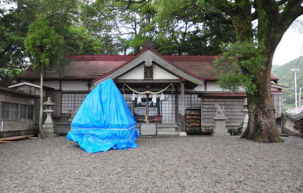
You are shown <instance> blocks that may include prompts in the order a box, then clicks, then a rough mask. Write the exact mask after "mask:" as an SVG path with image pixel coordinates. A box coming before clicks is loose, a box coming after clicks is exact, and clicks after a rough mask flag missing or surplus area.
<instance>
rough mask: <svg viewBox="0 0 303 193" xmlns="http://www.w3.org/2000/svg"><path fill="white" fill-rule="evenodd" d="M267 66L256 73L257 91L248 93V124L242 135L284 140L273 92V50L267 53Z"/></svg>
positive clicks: (269, 140)
mask: <svg viewBox="0 0 303 193" xmlns="http://www.w3.org/2000/svg"><path fill="white" fill-rule="evenodd" d="M267 57H268V58H267V60H266V64H265V65H264V66H266V67H265V68H264V69H262V70H261V71H260V72H258V74H257V75H256V77H257V78H256V81H255V85H256V92H255V93H254V94H249V93H247V99H248V100H247V101H248V115H249V120H248V126H247V129H246V131H245V132H244V133H243V135H242V137H243V138H246V139H251V140H254V141H258V142H269V143H273V142H282V139H281V138H280V133H279V131H278V129H277V127H276V123H275V109H274V104H273V100H272V93H271V62H272V57H273V52H271V54H269V55H267Z"/></svg>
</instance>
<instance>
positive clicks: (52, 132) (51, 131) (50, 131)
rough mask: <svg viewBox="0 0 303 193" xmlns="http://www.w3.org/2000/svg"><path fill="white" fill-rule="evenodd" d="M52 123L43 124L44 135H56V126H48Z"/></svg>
mask: <svg viewBox="0 0 303 193" xmlns="http://www.w3.org/2000/svg"><path fill="white" fill-rule="evenodd" d="M48 126H50V125H45V124H44V125H43V131H42V132H43V134H44V136H43V137H54V136H56V134H55V128H54V127H48Z"/></svg>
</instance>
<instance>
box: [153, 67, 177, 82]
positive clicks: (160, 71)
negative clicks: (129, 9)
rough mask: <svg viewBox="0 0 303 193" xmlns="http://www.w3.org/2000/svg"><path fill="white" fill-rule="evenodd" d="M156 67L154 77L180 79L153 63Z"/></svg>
mask: <svg viewBox="0 0 303 193" xmlns="http://www.w3.org/2000/svg"><path fill="white" fill-rule="evenodd" d="M153 68H154V79H155V80H156V79H178V77H176V76H175V75H173V74H171V73H169V72H167V71H166V70H164V69H162V68H161V67H159V66H157V65H153Z"/></svg>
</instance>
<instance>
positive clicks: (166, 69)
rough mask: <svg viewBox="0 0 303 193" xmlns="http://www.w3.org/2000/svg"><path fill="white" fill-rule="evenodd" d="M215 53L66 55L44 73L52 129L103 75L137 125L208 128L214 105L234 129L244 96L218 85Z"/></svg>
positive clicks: (277, 94)
mask: <svg viewBox="0 0 303 193" xmlns="http://www.w3.org/2000/svg"><path fill="white" fill-rule="evenodd" d="M216 58H217V57H216V56H166V55H161V54H159V53H158V52H157V51H156V50H154V49H152V48H146V49H143V50H142V51H141V52H140V53H139V54H137V55H81V56H71V57H70V59H71V62H70V64H68V65H66V66H65V69H64V70H63V71H62V72H60V73H58V72H56V71H49V72H47V73H46V75H45V85H47V86H48V87H52V88H53V89H54V91H53V92H52V94H51V95H52V99H53V101H55V102H56V112H55V114H54V117H55V119H56V122H57V128H58V130H57V132H59V133H64V132H66V131H67V130H66V129H67V128H69V122H68V121H70V119H71V116H72V115H73V114H74V113H75V112H76V111H77V109H78V107H79V105H80V104H81V102H82V100H83V99H84V97H85V96H86V94H87V93H88V92H89V91H90V90H91V89H92V88H93V87H94V85H96V84H98V83H99V82H101V81H102V80H104V79H108V78H111V79H113V80H114V81H115V82H116V84H117V85H118V87H119V89H120V90H121V92H122V93H123V94H124V96H125V99H126V100H127V102H128V104H129V106H130V108H131V109H132V111H133V114H134V115H135V117H136V119H137V122H138V123H139V125H138V126H139V127H140V125H142V124H146V123H149V124H152V123H153V124H156V125H157V133H158V134H161V133H173V132H175V131H191V130H198V131H200V130H201V129H202V130H203V129H207V128H211V127H213V126H214V119H213V118H214V114H215V112H216V105H219V106H220V107H222V109H224V112H225V115H226V116H227V128H237V127H239V126H240V124H241V122H242V121H243V117H244V112H243V108H244V104H245V98H246V95H245V92H244V89H240V90H239V91H238V92H231V91H228V90H225V89H222V88H221V87H220V86H219V85H218V83H217V78H218V77H217V74H216V72H215V69H214V66H213V65H212V63H213V61H214V60H215V59H216ZM19 79H20V81H30V82H31V83H38V82H39V73H36V72H33V71H31V70H28V71H27V72H25V73H24V74H23V75H22V76H20V78H19ZM272 81H273V83H274V84H276V83H277V82H278V79H277V78H275V77H272ZM281 94H282V91H281V89H277V88H273V97H274V101H275V102H276V101H278V103H277V105H278V106H277V109H276V110H277V111H279V110H280V106H279V105H282V104H281V103H280V102H281ZM277 115H279V113H277ZM64 128H65V130H64Z"/></svg>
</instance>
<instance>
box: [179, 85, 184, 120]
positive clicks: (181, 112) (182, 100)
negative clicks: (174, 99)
mask: <svg viewBox="0 0 303 193" xmlns="http://www.w3.org/2000/svg"><path fill="white" fill-rule="evenodd" d="M180 84H181V93H180V94H181V96H180V98H181V99H180V114H181V115H183V116H184V114H185V102H184V95H185V88H184V82H181V83H180Z"/></svg>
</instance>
